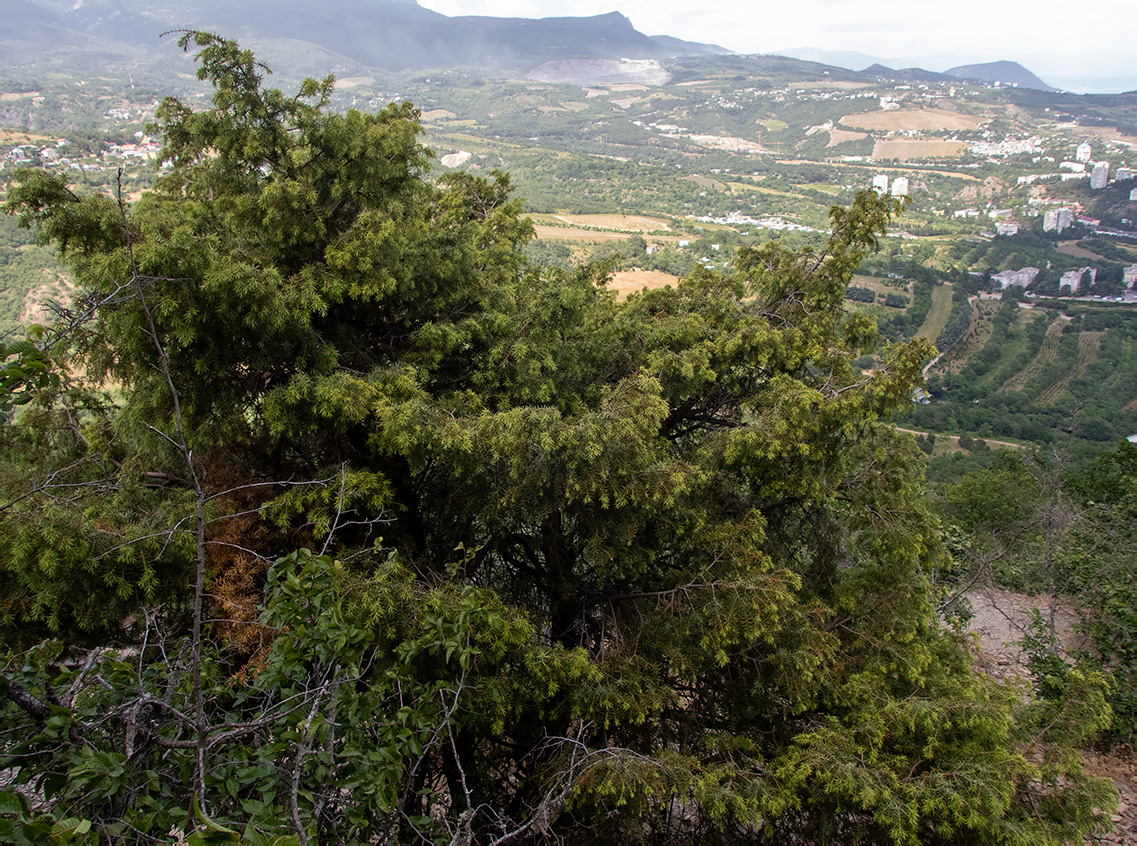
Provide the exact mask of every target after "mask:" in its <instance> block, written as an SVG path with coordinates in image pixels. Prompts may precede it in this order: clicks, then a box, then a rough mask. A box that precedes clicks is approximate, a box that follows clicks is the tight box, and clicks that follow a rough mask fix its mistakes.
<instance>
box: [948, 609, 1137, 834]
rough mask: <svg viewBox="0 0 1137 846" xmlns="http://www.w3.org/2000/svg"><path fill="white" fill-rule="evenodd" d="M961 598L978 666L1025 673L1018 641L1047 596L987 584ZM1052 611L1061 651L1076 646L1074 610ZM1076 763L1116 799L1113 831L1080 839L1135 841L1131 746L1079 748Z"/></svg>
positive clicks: (1005, 674)
mask: <svg viewBox="0 0 1137 846" xmlns="http://www.w3.org/2000/svg"><path fill="white" fill-rule="evenodd" d="M965 597H966V599H967V601H968V603H969V604H970V605H971V614H972V616H971V620H970V621H969V622H968V625H967V630H968V631H969V632H972V633H974V634H975V635H976V637H977V639H978V651H977V655H976V666H977V667H978V669H980V670H982V671H983V672H985V673H987V674H989V675H991V676H994V677H995V678H999V679H1013V678H1028V677H1029V672H1028V670H1027V666H1026V656H1025V655H1024V653H1023V650H1022V647H1021V646H1020V645H1019V642H1020V641H1021V640H1022V637H1023V635H1024V634H1025V633H1026V630H1027V626H1028V625H1029V623H1030V620H1031V617H1032V615H1033V612H1034V611H1035V610H1037V611H1038V612H1039V613H1040V614H1042V616H1043V619H1048V616H1049V611H1050V608H1049V598H1048V597H1046V596H1027V595H1026V594H1022V593H1015V592H1013V591H1009V590H1001V589H999V588H992V587H989V588H979V589H975V590H970V591H968V592H967V593H966V594H965ZM1056 612H1057V613H1056V615H1055V624H1056V628H1057V631H1058V636H1059V641H1060V642H1061V644H1062V646H1063V647H1064V648H1065V649H1066V650H1067V651H1071V650H1078V649H1080V648H1082V647H1083V646H1084V643H1083V642H1082V639H1081V638H1082V636H1081V635H1080V634H1079V633H1078V632H1077V623H1078V616H1077V613H1076V611H1075V609H1074V608H1073V607H1072V606H1071V605H1069V604H1068V603H1065V602H1059V603H1058V605H1057V608H1056ZM1082 765H1083V766H1084V767H1085V770H1086V772H1087V773H1089V774H1090V775H1094V776H1098V777H1099V778H1107V779H1110V780H1111V781H1112V782H1113V786H1114V787H1115V788H1116V789H1117V793H1118V798H1119V802H1118V808H1117V813H1116V814H1114V815H1113V818H1112V820H1111V821H1112V823H1113V831H1111V832H1109V833H1108V834H1104V835H1100V836H1098V837H1095V838H1087V839H1086V841H1085V842H1086V843H1095V844H1099V843H1108V844H1118V846H1121V844H1137V767H1135V766H1134V760H1133V752H1132V750H1130V749H1124V748H1123V749H1118V750H1114V751H1113V752H1110V753H1106V754H1103V753H1098V752H1092V751H1083V752H1082Z"/></svg>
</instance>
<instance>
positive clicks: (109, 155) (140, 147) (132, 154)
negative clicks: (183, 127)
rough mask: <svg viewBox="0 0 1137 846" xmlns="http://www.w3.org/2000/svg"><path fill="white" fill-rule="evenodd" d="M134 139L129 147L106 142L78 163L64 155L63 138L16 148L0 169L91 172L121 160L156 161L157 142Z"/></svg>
mask: <svg viewBox="0 0 1137 846" xmlns="http://www.w3.org/2000/svg"><path fill="white" fill-rule="evenodd" d="M135 137H136V138H137V139H138V140H137V141H135V142H133V143H129V144H115V143H110V142H108V143H107V144H106V145H105V148H104V149H103V150H102V151H100V152H99V153H98V154H97V155H94V156H83V157H82V158H81V159H77V158H75V157H72V156H69V155H67V141H66V139H63V138H60V139H59V140H57V141H55V142H54V143H49V144H42V143H41V144H17V145H16V146H15V147H12V148H11V149H9V150H8V152H7V153H6V154H4V156H3V158H0V169H3V168H5V167H6V166H8V165H12V166H13V167H27V166H33V165H34V166H41V167H49V168H50V167H58V168H63V169H68V168H75V169H76V170H83V171H86V172H92V171H99V170H102V169H103V168H104V167H107V166H111V165H115V164H117V162H121V161H125V160H130V159H134V160H139V161H143V160H152V159H155V158H157V156H158V153H159V151H160V150H161V148H162V147H161V145H160V144H159V143H158V142H157V141H155V140H154V139H153V138H151V137H150V136H149V135H146V134H144V133H141V132H139V133H136V134H135Z"/></svg>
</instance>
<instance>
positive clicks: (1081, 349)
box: [1038, 332, 1105, 405]
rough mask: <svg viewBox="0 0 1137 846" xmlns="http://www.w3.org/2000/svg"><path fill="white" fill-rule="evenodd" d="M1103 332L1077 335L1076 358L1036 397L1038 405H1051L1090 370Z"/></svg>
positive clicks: (1099, 346)
mask: <svg viewBox="0 0 1137 846" xmlns="http://www.w3.org/2000/svg"><path fill="white" fill-rule="evenodd" d="M1104 335H1105V332H1082V333H1080V334H1079V335H1078V358H1077V360H1076V361H1075V362H1074V366H1073V367H1071V368H1070V372H1069V373H1067V374H1066V375H1065V376H1064V377H1063V378H1062V379H1059V380H1058V381H1057V382H1055V383H1054V384H1053V385H1051V386H1050V387H1049V388H1047V389H1046V390H1045V391H1043V392H1042V393H1041V394H1039V397H1038V404H1039V405H1053V404H1054V403H1056V402H1057V401H1058V399H1059V397H1061V396H1062V394H1063V393H1064V392H1065V391H1066V388H1067V387H1068V386H1069V384H1070V383H1071V382H1073V381H1074V380H1075V379H1077V378H1078V377H1079V376H1081V375H1082V374H1083V373H1085V372H1086V371H1087V370H1089V369H1090V365H1091V364H1093V363H1094V362H1095V361H1097V357H1098V350H1099V349H1101V339H1102V337H1104Z"/></svg>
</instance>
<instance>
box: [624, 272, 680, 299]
mask: <svg viewBox="0 0 1137 846" xmlns="http://www.w3.org/2000/svg"><path fill="white" fill-rule="evenodd" d="M678 281H679V277H678V276H673V275H671V274H670V273H662V272H661V271H658V270H622V271H620V272H618V273H615V274H613V276H612V281H611V282H609V283H608V287H609V288H610V289H612V290H613V291H615V292H616V296H618V297H619V298H620V299H624V298H625V297H627V296H628V294H632V293H635V292H636V291H641V290H643V289H644V288H647V289H648V290H649V291H653V290H655V289H656V288H664V287H667V286H668V285H674V284H675V283H677V282H678Z"/></svg>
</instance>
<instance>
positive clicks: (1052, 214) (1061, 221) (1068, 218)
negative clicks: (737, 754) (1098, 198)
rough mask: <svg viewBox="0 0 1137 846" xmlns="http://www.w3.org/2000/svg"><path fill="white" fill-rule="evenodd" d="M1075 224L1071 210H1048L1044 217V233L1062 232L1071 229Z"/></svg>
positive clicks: (1063, 208)
mask: <svg viewBox="0 0 1137 846" xmlns="http://www.w3.org/2000/svg"><path fill="white" fill-rule="evenodd" d="M1073 223H1074V213H1073V212H1072V211H1070V209H1068V208H1065V207H1062V208H1060V209H1047V210H1046V213H1045V214H1044V215H1043V216H1042V231H1043V232H1061V231H1062V230H1064V229H1069V228H1070V226H1072V225H1073Z"/></svg>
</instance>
